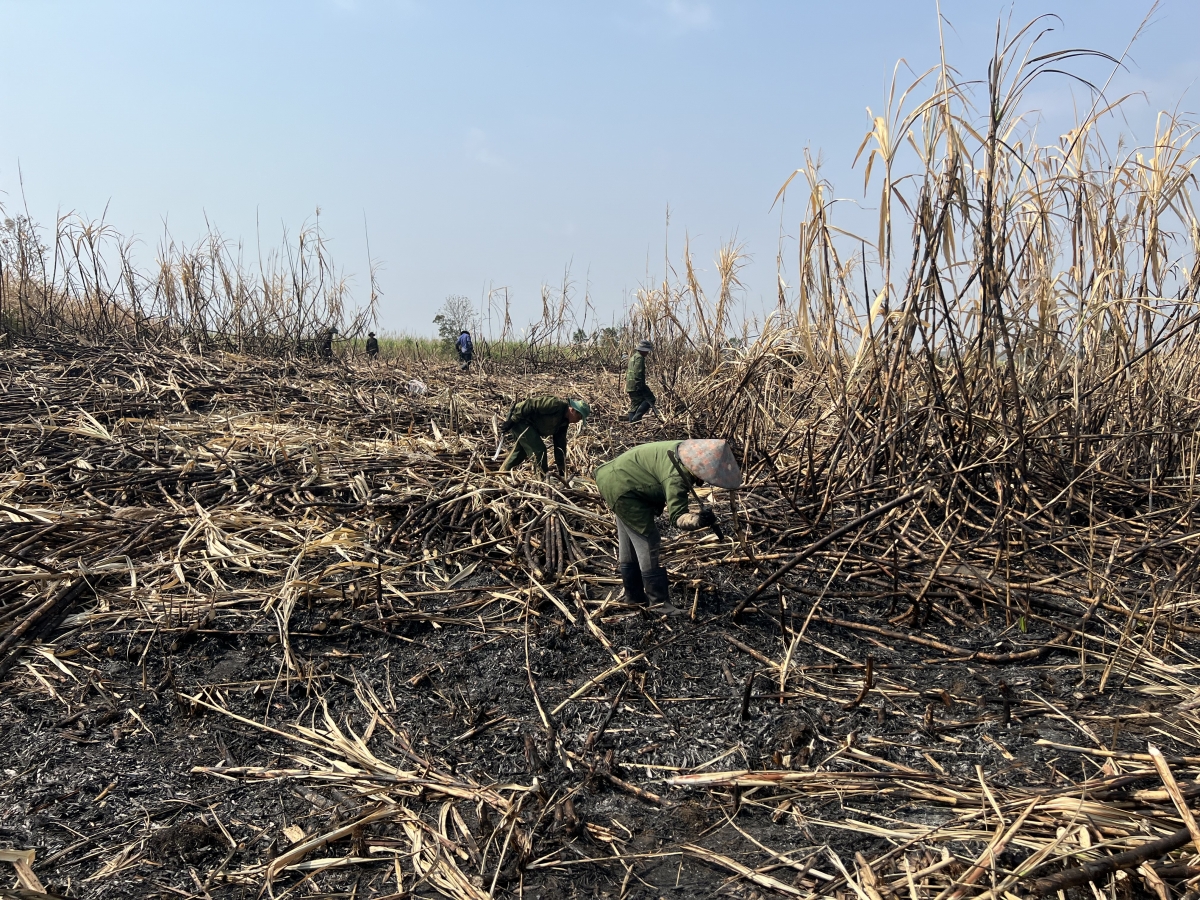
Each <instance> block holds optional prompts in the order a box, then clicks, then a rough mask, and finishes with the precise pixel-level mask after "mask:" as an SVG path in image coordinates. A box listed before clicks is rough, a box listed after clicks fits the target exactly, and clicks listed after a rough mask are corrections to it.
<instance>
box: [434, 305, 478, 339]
mask: <svg viewBox="0 0 1200 900" xmlns="http://www.w3.org/2000/svg"><path fill="white" fill-rule="evenodd" d="M475 322H476V318H475V307H474V306H473V305H472V304H471V300H470V298H468V297H463V296H460V295H457V294H451V295H450V296H449V297H447V298H446V302H445V303H443V304H442V308H441V309H440V310H438V314H437V315H436V316H434V317H433V324H434V325H436V326H437V330H438V339H439V340H440V341H441V342H442V343H443V344H445V345H446V347H447V348H451V347H453V346H454V342H455V341H457V340H458V336H459V334H461V333H462V332H463V331H464V330H465V331H470V332H472V333H474V331H475Z"/></svg>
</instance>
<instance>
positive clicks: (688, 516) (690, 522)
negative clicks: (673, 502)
mask: <svg viewBox="0 0 1200 900" xmlns="http://www.w3.org/2000/svg"><path fill="white" fill-rule="evenodd" d="M675 527H676V528H682V529H683V530H684V531H694V530H695V529H697V528H700V527H701V524H700V515H699V514H698V513H694V512H685V513H683V515H681V516H680V517H679V518H678V519H676V520H675Z"/></svg>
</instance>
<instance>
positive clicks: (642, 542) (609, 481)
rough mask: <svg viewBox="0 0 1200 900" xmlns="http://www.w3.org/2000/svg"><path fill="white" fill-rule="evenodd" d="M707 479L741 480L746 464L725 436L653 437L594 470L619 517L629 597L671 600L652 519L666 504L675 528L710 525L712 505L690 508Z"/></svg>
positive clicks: (664, 603) (667, 604) (659, 602)
mask: <svg viewBox="0 0 1200 900" xmlns="http://www.w3.org/2000/svg"><path fill="white" fill-rule="evenodd" d="M706 482H707V483H708V484H711V485H714V486H715V487H721V488H725V489H727V490H736V489H737V488H739V487H741V485H742V470H741V468H740V467H739V466H738V464H737V460H736V459H735V458H734V456H733V451H732V450H731V449H730V447H729V444H728V442H726V441H723V440H686V441H655V442H654V443H651V444H642V445H640V446H638V447H634V448H632V449H630V450H626V451H625V452H624V453H622V454H621V455H620V456H618V457H617V458H616V459H614V460H611V461H610V462H607V463H605V464H604V465H602V466H601V467H600V468H599V469H597V470H596V485H597V487H599V488H600V496H602V497H603V498H604V502H605V503H606V504H608V508H609V509H611V510H612V511H613V512H614V513H616V517H617V570H618V572H619V573H620V575H621V584H622V585H624V588H625V599H626V600H628V601H629V602H631V603H643V604H644V603H646V602H647V600H649V601H650V602H651V603H653V604H654V605H655V606H659V607H661V608H663V609H664V610H665V611H666V612H668V613H670V612H678V610H676V609H674V607H672V606H671V589H670V582H669V579H668V576H667V570H666V569H665V568H663V566H662V564H661V562H660V560H659V549H660V545H661V537H660V535H659V533H658V527H657V526H656V525H655V524H654V518H655V516H658V515H661V514H662V512H663V510H664V508H665V509H666V512H667V518H668V519H669V520H670V522H671V524H672V525H674V526H675V527H676V528H682V529H684V530H693V529H697V528H706V527H708V526H710V525H712V524H713V523H714V522H715V521H716V517H715V515H714V514H713V512H712V510H711V509H709V508H708V507H701V509H700V511H699V512H691V511H689V510H688V497H689V495H690V494H691V493H692V486H693V485H696V484H704V483H706Z"/></svg>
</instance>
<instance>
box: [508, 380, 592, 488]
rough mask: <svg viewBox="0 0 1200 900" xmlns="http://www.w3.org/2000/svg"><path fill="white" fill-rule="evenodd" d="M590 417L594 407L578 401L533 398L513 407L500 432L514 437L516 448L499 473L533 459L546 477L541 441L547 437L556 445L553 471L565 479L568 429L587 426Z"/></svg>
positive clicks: (544, 452)
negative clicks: (578, 424) (578, 423)
mask: <svg viewBox="0 0 1200 900" xmlns="http://www.w3.org/2000/svg"><path fill="white" fill-rule="evenodd" d="M591 414H592V407H591V406H590V405H589V404H588V402H587V401H586V400H581V399H579V398H578V397H572V398H571V399H570V400H560V399H559V398H558V397H550V396H547V397H531V398H530V399H528V400H522V401H521V402H520V403H514V404H513V407H512V409H510V410H509V411H508V418H506V419H505V420H504V424H502V425H501V426H500V430H501V431H502V432H504V433H505V434H509V433H515V434H516V436H517V441H516V446H515V447H513V448H512V452H511V453H509V454H508V457H507V458H506V459H505V460H504V462H503V463H502V464H501V466H500V471H501V472H509V471H511V470H513V469H515V468H516V467H517V466H519V465H520V464H521V463H522V462H524V461H525V460H526V459H532V460H533V461H534V465H535V466H536V467H537V469H538V471H539V472H541V473H542V474H543V475H544V474H546V472H547V466H546V443H545V441H543V440H542V438H547V437H548V438H552V439H553V443H554V468H555V470H556V471H557V472H558V477H559V478H566V477H567V426H568V425H573V424H574V423H576V422H584V423H586V422H587V420H588V416H590V415H591ZM581 427H582V426H581Z"/></svg>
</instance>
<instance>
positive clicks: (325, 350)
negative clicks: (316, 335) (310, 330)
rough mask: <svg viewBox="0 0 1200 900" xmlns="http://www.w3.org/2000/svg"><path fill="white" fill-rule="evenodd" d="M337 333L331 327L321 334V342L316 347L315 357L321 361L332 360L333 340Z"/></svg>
mask: <svg viewBox="0 0 1200 900" xmlns="http://www.w3.org/2000/svg"><path fill="white" fill-rule="evenodd" d="M337 333H338V332H337V329H336V328H332V327H330V328H326V329H325V330H324V331H322V332H321V341H320V344H319V345H318V347H317V355H318V356H320V357H321V359H333V338H334V336H335V335H336V334H337Z"/></svg>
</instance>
